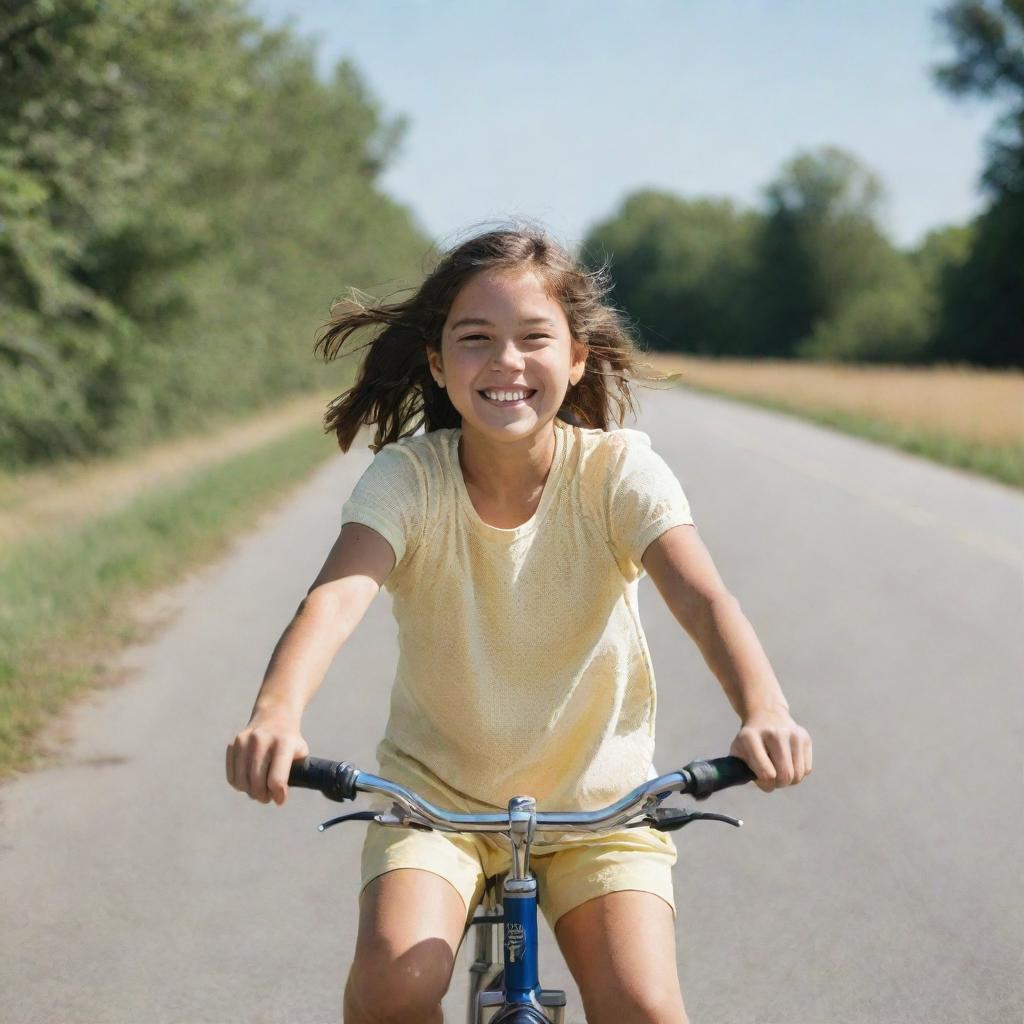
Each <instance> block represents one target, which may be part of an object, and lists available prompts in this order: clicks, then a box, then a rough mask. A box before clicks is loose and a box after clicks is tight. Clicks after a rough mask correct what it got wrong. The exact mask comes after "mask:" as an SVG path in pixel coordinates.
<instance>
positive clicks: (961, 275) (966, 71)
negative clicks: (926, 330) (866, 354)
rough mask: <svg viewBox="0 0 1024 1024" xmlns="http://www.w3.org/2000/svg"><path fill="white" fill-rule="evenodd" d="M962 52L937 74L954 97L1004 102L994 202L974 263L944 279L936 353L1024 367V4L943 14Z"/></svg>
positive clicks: (969, 5)
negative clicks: (977, 97)
mask: <svg viewBox="0 0 1024 1024" xmlns="http://www.w3.org/2000/svg"><path fill="white" fill-rule="evenodd" d="M938 20H939V23H940V24H941V25H942V27H943V28H944V29H945V31H946V33H947V35H948V37H949V38H950V40H951V42H952V43H953V46H954V48H955V50H956V54H955V56H954V58H953V59H952V60H951V61H950V62H948V63H946V64H943V65H941V66H939V67H937V68H936V69H935V79H936V81H937V82H938V84H939V85H940V87H942V88H943V89H945V90H946V91H948V92H949V93H951V94H952V95H953V96H957V97H965V96H982V97H986V98H990V99H992V100H994V101H996V102H998V103H1004V104H1005V109H1003V110H1002V112H1001V113H1000V115H999V116H998V118H997V121H996V125H995V128H994V130H993V132H992V134H991V135H990V137H989V140H988V144H987V148H988V158H987V164H986V167H985V171H984V173H983V175H982V180H981V186H982V189H983V190H984V193H985V194H986V195H987V196H988V199H989V205H988V207H987V209H986V210H985V211H984V212H983V213H982V214H981V215H980V216H979V217H978V219H977V222H976V223H975V225H974V244H973V247H972V249H971V251H970V254H969V256H968V258H967V259H966V260H965V261H963V262H962V263H961V264H960V265H959V266H951V267H950V268H949V272H948V273H947V274H945V275H944V276H943V286H942V292H943V301H942V310H941V314H940V323H939V329H938V332H937V337H936V341H935V345H934V348H933V355H934V357H935V358H937V359H946V360H969V361H972V362H979V363H983V364H987V365H991V366H1011V365H1016V366H1021V365H1024V2H1022V0H1004V2H1002V3H995V2H984V0H958V2H955V3H950V4H947V5H946V7H944V8H943V9H942V10H941V11H940V12H939V14H938Z"/></svg>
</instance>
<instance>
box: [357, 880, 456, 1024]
mask: <svg viewBox="0 0 1024 1024" xmlns="http://www.w3.org/2000/svg"><path fill="white" fill-rule="evenodd" d="M465 927H466V904H465V902H464V900H463V897H462V896H461V895H460V893H459V891H458V890H457V889H456V888H455V887H454V886H453V885H452V884H451V883H450V882H449V881H447V879H445V878H442V877H441V876H440V875H438V874H435V873H434V872H432V871H424V870H421V869H419V868H396V869H394V870H391V871H386V872H385V873H384V874H382V875H378V876H377V877H376V878H373V879H371V880H370V882H368V883H367V885H366V887H365V888H364V889H363V891H362V893H361V894H360V897H359V933H358V937H357V938H356V952H355V958H354V960H353V962H352V968H351V970H350V971H349V976H348V981H347V983H346V985H345V996H344V1021H345V1024H390V1022H392V1021H393V1022H395V1024H427V1022H436V1024H442V1021H443V1016H442V1013H441V997H442V996H443V995H444V994H445V992H447V991H448V984H449V982H450V980H451V975H452V968H453V966H454V964H455V955H456V953H457V952H458V949H459V944H460V943H461V942H462V936H463V932H464V929H465Z"/></svg>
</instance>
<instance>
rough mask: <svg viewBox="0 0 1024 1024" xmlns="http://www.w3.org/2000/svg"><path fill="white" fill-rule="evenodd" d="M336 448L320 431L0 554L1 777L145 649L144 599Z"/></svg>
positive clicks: (295, 433)
mask: <svg viewBox="0 0 1024 1024" xmlns="http://www.w3.org/2000/svg"><path fill="white" fill-rule="evenodd" d="M336 451H337V448H336V447H335V446H334V445H333V443H332V440H331V439H330V438H326V437H324V435H323V433H322V432H321V430H320V428H319V426H318V425H315V426H309V427H303V428H302V429H299V430H292V431H290V432H289V433H287V434H285V435H284V436H282V437H280V438H279V439H277V440H274V441H272V442H269V443H267V444H265V445H263V446H261V447H259V448H257V449H255V450H253V451H249V452H247V453H245V454H242V455H235V456H232V457H229V458H227V459H225V460H224V461H222V462H220V463H217V464H215V465H213V466H210V467H206V468H204V469H202V470H200V471H197V472H194V473H191V474H187V475H186V476H185V477H183V478H179V479H177V480H176V481H175V482H174V483H168V484H165V485H164V486H161V487H159V488H158V489H156V490H154V491H150V492H147V493H146V494H145V495H144V496H141V497H139V498H137V499H135V500H134V501H133V502H132V503H131V504H130V505H128V506H127V507H126V508H123V509H121V510H120V511H118V512H116V513H112V514H109V515H105V516H102V517H100V518H98V519H95V520H93V521H90V522H87V523H84V524H82V525H81V526H79V527H77V528H76V529H74V530H73V531H72V532H69V533H66V534H64V535H63V536H61V537H59V538H56V539H54V538H52V537H46V538H43V537H40V538H35V539H29V540H25V541H23V542H21V543H18V544H16V545H14V546H12V547H10V548H7V549H5V550H3V551H0V778H4V777H6V776H8V775H10V774H11V773H12V772H13V771H15V770H16V769H17V768H19V767H25V766H27V765H29V764H31V763H32V762H33V761H35V760H36V759H37V758H39V757H41V756H42V755H43V754H45V752H46V749H45V744H44V742H43V741H44V737H43V735H42V733H43V729H44V726H45V725H46V724H47V723H48V722H50V721H52V720H53V718H54V716H55V715H56V714H57V713H58V712H60V711H61V710H62V709H63V708H65V707H66V705H67V704H68V702H69V700H71V699H72V698H73V697H74V696H75V695H77V694H80V693H82V692H84V691H86V690H88V689H91V688H92V687H95V686H97V685H102V684H103V683H105V682H109V681H110V670H109V669H108V668H107V667H106V664H105V662H106V660H107V656H108V655H109V652H110V651H112V650H116V649H117V648H119V647H121V646H123V645H125V644H127V643H129V642H134V641H138V640H140V639H142V638H143V637H144V636H145V635H146V630H147V627H146V626H145V625H144V624H143V623H141V622H140V621H139V620H138V619H137V617H136V615H135V614H134V609H135V607H136V606H137V604H138V601H139V598H140V597H142V596H143V595H145V594H147V593H149V592H151V591H153V590H155V589H156V588H157V587H159V586H163V585H165V584H167V583H169V582H173V581H175V580H177V579H180V578H181V577H183V576H184V575H185V573H186V572H187V570H188V569H190V568H192V567H195V566H199V565H203V564H206V563H208V562H210V561H211V560H212V559H214V558H215V557H217V556H218V555H219V554H221V553H222V552H223V551H224V550H225V548H226V547H227V545H228V543H229V542H230V540H231V539H232V538H233V537H234V536H235V535H236V534H237V533H238V532H239V531H240V530H244V529H246V528H247V527H249V526H251V525H253V523H254V522H255V521H256V520H257V518H258V517H259V516H260V515H262V514H263V513H265V512H266V510H267V507H268V504H269V503H270V502H271V501H273V500H275V499H276V500H279V499H280V498H282V497H283V496H285V495H286V494H287V493H288V492H289V491H290V490H291V489H292V488H293V487H294V486H295V485H296V484H298V483H300V482H301V481H302V480H304V479H305V478H306V477H307V476H308V475H309V473H310V472H311V471H312V470H313V469H314V468H315V467H316V466H317V465H319V464H320V463H322V462H324V461H325V460H326V459H327V458H328V457H330V456H331V455H332V454H334V453H336Z"/></svg>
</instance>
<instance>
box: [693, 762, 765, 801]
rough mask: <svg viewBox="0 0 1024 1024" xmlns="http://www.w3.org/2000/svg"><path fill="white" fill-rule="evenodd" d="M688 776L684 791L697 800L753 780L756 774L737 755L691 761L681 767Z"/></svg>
mask: <svg viewBox="0 0 1024 1024" xmlns="http://www.w3.org/2000/svg"><path fill="white" fill-rule="evenodd" d="M682 770H683V771H684V772H687V773H688V774H689V776H690V779H691V783H690V785H689V787H688V788H687V790H686V792H687V793H689V794H690V795H691V796H693V797H695V798H696V799H697V800H706V799H707V798H708V797H709V796H711V794H712V793H717V792H718V791H719V790H720V789H728V788H729V787H730V786H742V785H743V784H744V783H746V782H753V781H754V779H756V778H757V774H756V773H755V772H754V771H752V770H751V768H750V766H749V765H748V764H747V762H746V761H744V760H742V759H741V758H739V757H731V756H730V757H712V758H709V759H707V760H703V761H691V762H690V763H689V764H688V765H687V766H686V767H685V768H683V769H682Z"/></svg>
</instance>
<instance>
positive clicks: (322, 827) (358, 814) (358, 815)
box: [317, 811, 377, 832]
mask: <svg viewBox="0 0 1024 1024" xmlns="http://www.w3.org/2000/svg"><path fill="white" fill-rule="evenodd" d="M376 817H377V813H376V811H353V812H352V813H351V814H342V815H341V816H340V817H337V818H331V820H330V821H322V822H321V823H320V824H319V825H317V831H318V832H326V831H327V830H328V829H329V828H333V827H334V826H335V825H340V824H341V823H342V822H343V821H374V820H375V819H376Z"/></svg>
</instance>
